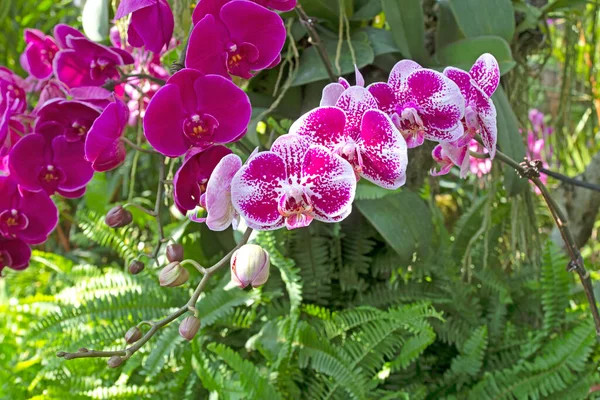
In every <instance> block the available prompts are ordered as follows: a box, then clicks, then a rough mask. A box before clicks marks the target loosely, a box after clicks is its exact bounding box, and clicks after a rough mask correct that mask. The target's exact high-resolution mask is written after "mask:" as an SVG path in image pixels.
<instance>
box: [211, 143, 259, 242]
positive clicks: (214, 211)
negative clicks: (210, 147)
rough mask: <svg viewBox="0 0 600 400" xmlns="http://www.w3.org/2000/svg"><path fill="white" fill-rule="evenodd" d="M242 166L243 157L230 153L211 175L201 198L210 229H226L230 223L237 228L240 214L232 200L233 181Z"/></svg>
mask: <svg viewBox="0 0 600 400" xmlns="http://www.w3.org/2000/svg"><path fill="white" fill-rule="evenodd" d="M251 157H252V156H251ZM241 168H242V159H241V158H240V157H238V156H236V155H235V154H228V155H226V156H225V157H223V158H222V159H221V161H219V163H218V164H217V166H216V167H215V170H214V171H213V173H212V175H211V176H210V179H209V180H208V184H207V185H206V193H205V194H204V196H202V198H201V199H200V202H201V206H202V208H204V209H205V210H206V212H207V215H206V218H205V219H204V221H203V222H206V226H208V228H209V229H210V230H213V231H224V230H225V229H227V228H229V226H230V225H232V226H233V228H234V229H236V228H237V225H238V223H239V220H240V215H239V214H238V212H237V211H236V210H235V207H234V206H233V203H232V202H231V183H232V182H233V177H234V176H235V174H236V173H237V172H238V171H239V170H240V169H241Z"/></svg>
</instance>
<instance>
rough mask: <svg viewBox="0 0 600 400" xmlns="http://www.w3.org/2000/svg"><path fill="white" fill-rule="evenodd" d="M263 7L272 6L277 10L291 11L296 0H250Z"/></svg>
mask: <svg viewBox="0 0 600 400" xmlns="http://www.w3.org/2000/svg"><path fill="white" fill-rule="evenodd" d="M252 1H254V2H255V3H257V4H260V5H261V6H263V7H268V8H272V9H273V10H277V11H292V10H293V9H294V8H295V7H296V3H297V2H298V0H252Z"/></svg>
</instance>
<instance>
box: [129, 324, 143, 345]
mask: <svg viewBox="0 0 600 400" xmlns="http://www.w3.org/2000/svg"><path fill="white" fill-rule="evenodd" d="M141 338H142V331H140V328H138V327H137V326H134V327H133V328H131V329H129V330H128V331H127V332H126V333H125V341H126V342H127V343H128V344H131V343H135V342H137V341H138V340H140V339H141Z"/></svg>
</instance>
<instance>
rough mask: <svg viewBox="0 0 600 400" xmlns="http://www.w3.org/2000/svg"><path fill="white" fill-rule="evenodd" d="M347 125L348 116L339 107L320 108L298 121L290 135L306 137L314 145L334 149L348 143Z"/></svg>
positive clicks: (291, 129) (292, 127)
mask: <svg viewBox="0 0 600 400" xmlns="http://www.w3.org/2000/svg"><path fill="white" fill-rule="evenodd" d="M345 125H346V114H345V113H344V112H343V111H342V110H340V109H339V108H337V107H319V108H316V109H314V110H312V111H309V112H307V113H306V114H304V115H303V116H302V117H300V118H299V119H298V120H296V122H294V123H293V124H292V126H291V128H290V135H300V136H305V137H307V138H309V139H310V141H311V142H312V143H316V144H320V145H323V146H325V147H328V148H330V149H333V148H335V146H336V145H337V144H338V143H345V142H346V141H347V137H346V135H345V133H344V126H345Z"/></svg>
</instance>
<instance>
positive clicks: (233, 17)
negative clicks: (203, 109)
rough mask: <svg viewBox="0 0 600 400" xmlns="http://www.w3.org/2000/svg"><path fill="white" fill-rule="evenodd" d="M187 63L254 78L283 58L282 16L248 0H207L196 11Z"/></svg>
mask: <svg viewBox="0 0 600 400" xmlns="http://www.w3.org/2000/svg"><path fill="white" fill-rule="evenodd" d="M193 21H194V29H193V30H192V33H191V34H190V39H189V44H188V48H187V56H186V61H185V66H186V67H188V68H194V69H197V70H199V71H200V72H203V73H205V74H218V75H222V76H225V77H229V74H231V75H236V76H239V77H242V78H244V79H249V78H251V77H252V76H253V75H254V73H255V72H256V71H260V70H263V69H268V68H272V67H274V66H275V65H277V64H278V63H279V62H280V61H281V54H280V53H281V49H282V48H283V45H284V43H285V38H286V29H285V26H284V24H283V20H282V19H281V17H280V16H279V15H278V14H277V13H275V12H273V11H271V10H269V9H267V8H265V7H263V6H260V5H258V4H255V3H252V2H250V1H245V0H203V1H201V2H200V3H199V4H198V6H197V7H196V9H195V10H194V15H193Z"/></svg>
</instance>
